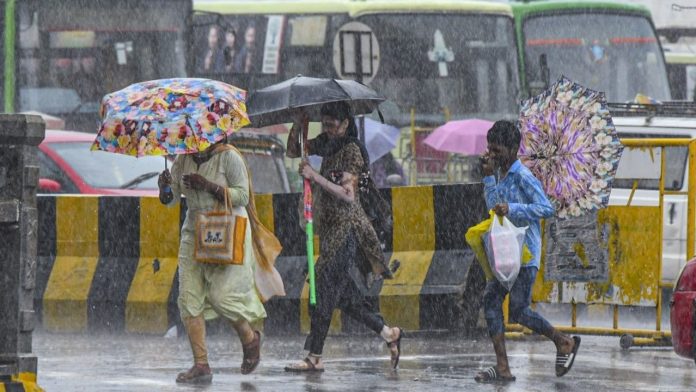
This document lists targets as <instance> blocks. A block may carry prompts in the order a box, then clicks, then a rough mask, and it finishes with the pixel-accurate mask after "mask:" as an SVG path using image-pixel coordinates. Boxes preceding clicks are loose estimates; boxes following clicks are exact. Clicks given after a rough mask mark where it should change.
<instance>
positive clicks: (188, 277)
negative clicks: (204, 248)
mask: <svg viewBox="0 0 696 392" xmlns="http://www.w3.org/2000/svg"><path fill="white" fill-rule="evenodd" d="M193 173H198V174H200V175H201V176H203V177H205V178H206V179H207V180H208V181H211V182H213V183H215V184H218V185H220V186H222V187H226V188H227V197H228V200H229V201H230V202H231V204H232V206H233V211H234V213H235V214H238V215H240V216H244V217H247V216H248V215H247V210H246V206H247V204H248V202H249V197H250V190H249V179H248V175H247V171H246V166H245V165H244V161H243V159H242V157H241V156H240V155H239V153H237V152H236V151H232V150H226V151H222V152H218V153H216V154H214V155H213V156H212V157H211V158H210V159H209V160H208V161H206V162H204V163H202V164H201V165H200V166H198V165H197V164H196V163H195V162H194V160H193V157H192V156H188V155H179V156H177V158H176V160H175V161H174V164H173V165H172V169H171V174H172V184H171V187H172V191H173V193H174V199H173V200H172V202H170V203H169V204H170V205H173V204H176V203H177V202H179V199H180V195H181V194H182V193H183V194H184V196H186V205H187V207H188V210H187V212H186V219H185V220H184V224H183V226H182V228H181V244H180V246H179V298H178V305H179V311H180V313H181V317H182V319H185V318H187V317H197V316H199V315H201V314H203V315H204V317H205V318H206V319H211V318H215V317H216V316H218V315H220V316H223V317H225V318H227V319H229V320H231V321H233V322H237V321H240V320H246V321H248V322H250V323H254V322H256V321H259V320H261V319H264V318H265V317H266V311H265V309H264V307H263V304H262V303H261V300H260V299H259V296H258V294H257V291H256V287H255V284H254V271H255V269H256V258H255V256H254V251H253V245H252V238H251V227H250V225H249V224H247V228H246V237H245V241H244V262H243V264H241V265H215V264H203V263H198V262H196V261H195V260H194V258H193V250H194V236H195V234H194V230H195V223H196V214H197V213H199V212H202V211H209V210H215V209H220V205H219V202H218V201H217V200H216V199H215V198H214V197H213V196H212V195H211V194H210V193H208V192H205V191H196V190H192V189H186V188H185V186H184V183H183V180H182V177H183V176H184V175H185V174H193Z"/></svg>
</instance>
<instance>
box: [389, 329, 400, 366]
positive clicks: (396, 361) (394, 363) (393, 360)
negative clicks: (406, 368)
mask: <svg viewBox="0 0 696 392" xmlns="http://www.w3.org/2000/svg"><path fill="white" fill-rule="evenodd" d="M403 337H404V330H403V329H401V328H399V337H398V338H397V339H396V340H394V341H391V342H388V343H387V347H388V348H389V351H390V352H391V365H392V369H394V370H396V369H397V368H398V366H399V358H400V357H401V338H403ZM392 344H395V345H396V351H397V352H396V355H394V352H393V351H391V349H392Z"/></svg>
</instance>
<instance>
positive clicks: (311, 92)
mask: <svg viewBox="0 0 696 392" xmlns="http://www.w3.org/2000/svg"><path fill="white" fill-rule="evenodd" d="M337 101H345V102H347V103H349V104H350V106H351V108H352V110H353V114H354V115H361V114H368V113H372V112H373V111H374V110H375V109H376V108H377V105H379V104H380V103H381V102H384V101H385V98H384V97H383V96H381V95H379V94H378V93H377V92H375V91H374V90H372V89H371V88H369V87H367V86H365V85H364V84H361V83H358V82H356V81H353V80H337V79H319V78H310V77H306V76H302V75H298V76H295V77H294V78H292V79H288V80H286V81H284V82H281V83H278V84H274V85H272V86H268V87H266V88H263V89H261V90H257V91H256V92H254V93H253V94H251V96H250V97H249V99H247V113H248V115H249V118H250V120H251V124H252V126H254V127H257V128H260V127H264V126H268V125H273V124H282V123H290V122H293V121H294V119H295V117H294V115H295V112H296V110H295V109H297V108H303V109H304V110H305V111H306V112H307V114H308V115H309V119H310V121H319V120H320V115H319V109H320V107H321V104H323V103H326V102H337Z"/></svg>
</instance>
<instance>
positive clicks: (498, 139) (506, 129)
mask: <svg viewBox="0 0 696 392" xmlns="http://www.w3.org/2000/svg"><path fill="white" fill-rule="evenodd" d="M486 139H487V140H488V143H495V144H499V145H501V146H505V147H507V148H509V149H510V150H514V151H517V150H518V149H519V148H520V141H521V140H522V135H521V134H520V130H519V129H518V128H517V125H516V124H515V123H513V122H511V121H506V120H498V121H496V122H495V123H494V124H493V126H492V127H491V129H489V130H488V135H487V136H486Z"/></svg>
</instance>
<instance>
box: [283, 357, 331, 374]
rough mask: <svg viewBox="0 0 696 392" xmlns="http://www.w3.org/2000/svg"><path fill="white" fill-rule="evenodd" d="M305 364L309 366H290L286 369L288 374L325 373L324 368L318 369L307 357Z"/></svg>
mask: <svg viewBox="0 0 696 392" xmlns="http://www.w3.org/2000/svg"><path fill="white" fill-rule="evenodd" d="M303 361H304V363H306V364H307V366H306V367H300V366H295V365H290V366H286V367H285V371H286V372H291V373H314V372H323V371H324V368H323V367H321V368H318V367H317V366H316V365H315V364H314V363H313V362H312V361H311V360H310V359H309V358H307V357H305V359H303Z"/></svg>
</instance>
